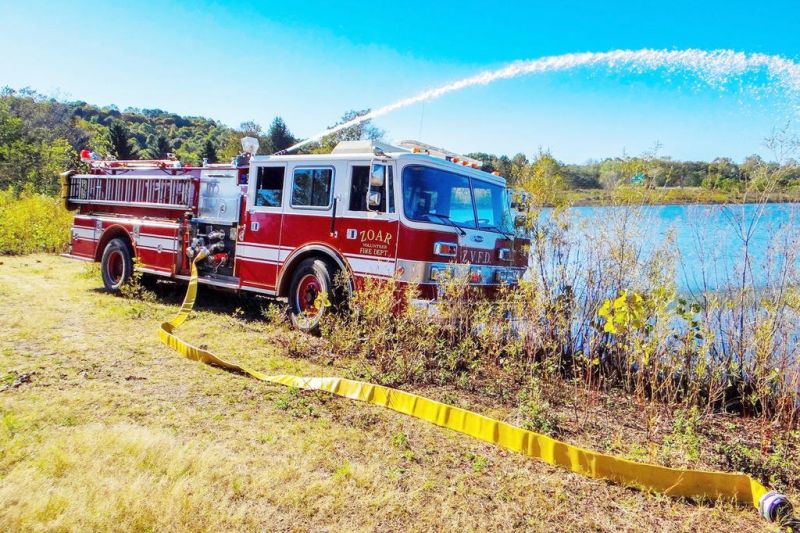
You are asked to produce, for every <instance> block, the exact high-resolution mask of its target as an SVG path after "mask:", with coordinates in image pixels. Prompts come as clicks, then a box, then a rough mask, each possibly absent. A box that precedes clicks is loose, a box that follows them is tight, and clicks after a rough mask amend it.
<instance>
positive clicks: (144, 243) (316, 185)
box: [62, 138, 527, 330]
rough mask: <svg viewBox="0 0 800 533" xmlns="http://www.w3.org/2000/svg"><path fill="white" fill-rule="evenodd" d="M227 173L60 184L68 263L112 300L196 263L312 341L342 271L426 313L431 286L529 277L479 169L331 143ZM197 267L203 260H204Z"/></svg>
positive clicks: (98, 168) (430, 154)
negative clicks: (390, 284) (390, 287)
mask: <svg viewBox="0 0 800 533" xmlns="http://www.w3.org/2000/svg"><path fill="white" fill-rule="evenodd" d="M242 146H243V148H244V152H242V154H241V155H240V156H238V157H236V158H235V159H234V160H233V161H232V163H231V164H230V165H219V164H212V165H208V164H205V165H203V166H202V167H191V166H188V165H182V164H181V163H180V162H178V161H174V160H160V161H98V160H95V159H94V154H89V153H88V152H86V151H84V153H83V154H82V156H83V157H84V159H86V160H87V162H88V164H89V171H88V173H87V174H77V173H74V172H68V173H65V174H64V180H63V183H62V185H63V195H64V197H65V201H66V203H67V206H68V208H70V209H76V210H77V213H76V215H75V220H74V224H73V226H72V238H71V243H70V249H69V253H68V254H66V255H68V256H70V257H73V258H80V259H84V260H91V261H99V262H100V263H101V272H102V278H103V283H104V285H105V286H106V287H107V288H108V289H110V290H118V289H119V288H120V287H121V286H122V285H123V284H124V283H125V282H126V281H127V280H128V279H129V278H130V276H131V274H132V273H133V271H134V268H135V269H137V270H138V271H140V272H142V273H144V274H147V275H155V276H163V277H165V278H172V279H178V280H187V279H188V277H189V274H190V267H191V262H192V260H193V259H194V258H195V257H196V256H197V255H198V254H199V253H200V251H201V250H204V251H206V252H207V256H206V258H205V259H203V260H202V261H199V262H198V268H199V271H200V277H199V282H200V283H203V284H208V285H213V286H217V287H221V288H224V289H232V290H236V291H251V292H254V293H259V294H264V295H268V296H272V297H284V298H287V299H288V302H289V307H290V309H291V315H292V319H293V322H294V323H295V325H296V326H297V327H299V328H301V329H305V330H310V329H314V328H315V327H316V326H317V325H318V323H319V319H320V317H321V316H322V314H323V313H324V312H325V308H324V307H320V306H319V305H318V303H317V302H318V296H320V295H321V294H323V295H325V296H328V297H330V298H331V299H332V298H333V297H334V285H333V284H334V280H335V278H336V276H337V273H339V272H346V273H347V274H348V275H349V276H345V277H346V278H349V279H350V280H351V282H350V284H351V287H350V290H352V289H356V290H357V287H358V286H359V283H360V281H361V280H363V279H364V278H366V277H376V278H390V277H394V278H396V279H397V280H398V282H399V283H401V284H402V283H414V284H417V285H418V286H419V288H420V292H419V293H420V295H421V299H420V300H419V301H415V302H414V303H415V304H421V305H426V304H427V303H429V302H430V301H432V300H435V298H436V293H437V290H436V289H437V280H441V279H442V277H443V276H444V275H449V274H448V272H454V271H455V272H461V273H463V274H464V275H465V276H467V278H468V281H469V283H471V284H474V285H476V286H481V287H484V288H486V289H487V290H488V291H491V290H492V288H493V287H496V286H498V285H499V284H502V283H506V284H514V283H515V282H516V281H517V280H518V279H519V277H520V276H521V275H522V273H523V272H524V270H525V267H526V265H527V257H526V253H525V251H524V250H523V248H524V244H526V243H527V241H522V240H521V239H520V238H516V237H515V222H517V223H518V222H519V218H520V217H521V215H517V216H516V219H515V215H514V210H513V209H512V207H511V203H510V195H509V194H508V191H507V190H506V183H505V180H504V179H503V178H502V177H500V176H498V175H494V174H490V173H487V172H484V171H482V170H479V167H480V163H479V162H478V161H474V160H471V159H469V158H466V157H462V156H459V155H457V154H454V153H451V152H448V151H446V150H442V149H438V148H435V147H432V146H429V145H426V144H423V143H419V142H416V141H404V142H402V143H399V146H390V145H386V144H382V143H377V142H372V141H347V142H342V143H339V144H338V145H337V146H336V148H335V149H334V150H333V152H332V153H330V154H324V155H270V156H261V155H253V154H255V153H256V151H257V149H258V143H257V141H256V140H255V139H252V138H245V139H243V140H242ZM204 255H205V254H204Z"/></svg>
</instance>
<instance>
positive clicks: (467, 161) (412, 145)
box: [397, 139, 483, 168]
mask: <svg viewBox="0 0 800 533" xmlns="http://www.w3.org/2000/svg"><path fill="white" fill-rule="evenodd" d="M397 145H398V146H402V147H403V148H406V149H407V150H410V151H412V152H414V153H420V152H424V153H426V154H428V155H431V156H433V157H439V158H442V159H446V160H448V161H451V162H453V163H456V164H461V165H464V166H465V167H472V168H481V167H482V166H483V163H482V162H481V161H478V160H477V159H472V158H471V157H467V156H464V155H461V154H457V153H455V152H451V151H450V150H446V149H444V148H438V147H436V146H432V145H430V144H426V143H424V142H420V141H415V140H413V139H409V140H405V141H400V142H398V143H397Z"/></svg>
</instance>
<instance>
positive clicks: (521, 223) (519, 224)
mask: <svg viewBox="0 0 800 533" xmlns="http://www.w3.org/2000/svg"><path fill="white" fill-rule="evenodd" d="M527 224H528V216H527V215H525V214H524V213H518V214H517V216H515V217H514V227H515V228H523V227H525V226H526V225H527Z"/></svg>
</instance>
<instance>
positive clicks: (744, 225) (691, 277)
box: [543, 203, 800, 291]
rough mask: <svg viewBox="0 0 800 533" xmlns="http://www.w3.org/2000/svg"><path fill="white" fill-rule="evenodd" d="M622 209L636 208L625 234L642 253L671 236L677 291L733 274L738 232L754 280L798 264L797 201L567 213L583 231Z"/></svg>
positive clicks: (715, 283) (761, 281)
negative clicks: (630, 231) (746, 239)
mask: <svg viewBox="0 0 800 533" xmlns="http://www.w3.org/2000/svg"><path fill="white" fill-rule="evenodd" d="M625 209H628V210H631V209H633V210H636V216H634V217H632V221H633V222H634V224H635V225H636V226H638V227H634V228H633V235H632V237H631V238H632V239H634V240H636V241H638V242H639V243H641V244H642V248H643V252H644V255H645V256H646V255H649V253H650V252H652V251H653V250H654V249H656V248H657V247H658V245H659V244H662V243H664V242H665V240H666V239H667V237H668V235H670V233H672V234H673V235H674V238H675V247H673V250H674V249H675V248H677V253H678V257H679V259H678V268H677V272H676V281H677V284H678V287H679V288H680V289H682V290H691V291H695V290H699V289H701V288H702V287H704V286H705V287H706V288H709V289H714V288H718V287H721V286H724V285H725V284H726V282H728V281H729V280H732V279H738V277H739V276H740V275H741V270H737V265H741V264H742V261H741V259H742V256H743V253H744V249H745V248H744V245H743V239H742V237H743V236H744V237H747V235H749V250H748V255H749V256H750V257H751V260H752V270H751V272H750V273H749V274H748V275H751V276H752V279H753V281H754V282H755V283H756V285H759V286H763V285H765V284H766V283H767V282H770V283H771V282H772V281H774V279H775V276H776V274H777V273H778V272H779V270H780V266H781V265H782V264H783V263H784V262H785V260H786V258H787V257H788V258H789V260H790V261H793V262H794V264H795V265H797V266H800V265H798V263H797V261H798V255H794V251H795V250H797V248H798V246H800V239H799V237H800V204H786V203H784V204H766V205H762V204H738V205H732V206H719V205H661V206H648V207H633V208H631V207H618V206H614V207H609V206H597V207H595V206H587V207H573V208H570V209H569V210H568V216H569V217H570V219H571V220H572V221H573V222H575V223H576V224H575V225H576V226H577V227H579V228H580V227H582V228H583V229H576V231H578V232H580V231H584V232H585V231H586V228H592V227H600V226H601V225H605V224H609V223H613V222H610V221H615V220H617V221H618V220H619V219H620V218H621V215H622V214H623V213H621V212H620V211H619V210H625ZM543 216H547V214H546V213H545V214H544V215H543ZM583 238H584V240H586V238H585V237H583ZM787 251H788V252H789V253H787Z"/></svg>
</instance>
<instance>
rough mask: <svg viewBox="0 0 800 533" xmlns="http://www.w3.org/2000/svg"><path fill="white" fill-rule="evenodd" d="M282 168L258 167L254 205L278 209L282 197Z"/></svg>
mask: <svg viewBox="0 0 800 533" xmlns="http://www.w3.org/2000/svg"><path fill="white" fill-rule="evenodd" d="M283 171H284V168H283V167H258V174H257V175H256V205H257V206H264V207H280V206H281V199H282V196H283Z"/></svg>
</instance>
